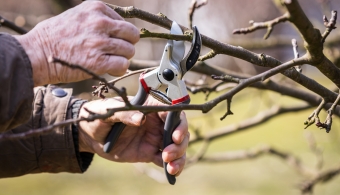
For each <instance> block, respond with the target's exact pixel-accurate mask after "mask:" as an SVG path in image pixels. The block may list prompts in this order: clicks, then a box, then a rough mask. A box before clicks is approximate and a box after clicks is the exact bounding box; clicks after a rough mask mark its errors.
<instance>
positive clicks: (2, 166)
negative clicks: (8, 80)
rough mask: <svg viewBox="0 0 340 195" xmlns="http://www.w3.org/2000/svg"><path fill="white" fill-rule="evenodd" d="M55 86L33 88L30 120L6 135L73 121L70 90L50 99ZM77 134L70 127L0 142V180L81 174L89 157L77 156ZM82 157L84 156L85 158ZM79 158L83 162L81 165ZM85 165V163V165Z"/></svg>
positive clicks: (79, 154) (88, 155)
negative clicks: (65, 173)
mask: <svg viewBox="0 0 340 195" xmlns="http://www.w3.org/2000/svg"><path fill="white" fill-rule="evenodd" d="M55 89H56V87H55V86H49V87H47V88H44V87H40V88H35V92H36V93H35V98H34V103H33V111H32V116H31V118H30V120H29V121H28V122H27V123H25V124H23V125H21V126H19V127H17V128H15V129H13V130H11V131H9V132H7V133H21V132H27V131H28V130H30V129H37V128H40V127H44V126H47V125H50V124H56V123H59V122H61V121H64V120H66V119H70V118H72V117H73V116H72V104H73V102H74V101H75V99H72V97H71V94H72V90H71V89H65V90H64V92H66V93H67V94H66V95H65V96H63V97H58V96H56V95H53V93H52V92H53V90H55ZM77 147H78V132H77V131H76V129H73V130H72V125H69V126H65V127H59V128H55V129H54V130H53V131H52V132H50V133H48V134H45V135H39V136H35V137H31V138H26V139H20V140H14V141H11V140H5V141H2V142H0V159H1V160H0V177H15V176H20V175H25V174H30V173H40V172H49V173H58V172H70V173H82V172H84V171H85V170H86V169H87V167H88V165H89V162H91V160H92V156H93V155H92V154H84V153H83V154H81V153H79V152H78V148H77ZM84 155H85V156H84ZM82 157H83V158H84V159H85V160H84V163H83V162H82ZM85 161H86V162H85Z"/></svg>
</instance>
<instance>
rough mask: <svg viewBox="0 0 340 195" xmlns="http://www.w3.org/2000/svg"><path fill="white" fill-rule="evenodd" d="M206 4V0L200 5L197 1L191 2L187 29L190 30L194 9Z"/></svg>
mask: <svg viewBox="0 0 340 195" xmlns="http://www.w3.org/2000/svg"><path fill="white" fill-rule="evenodd" d="M207 3H208V0H203V1H202V2H201V3H197V0H192V1H191V5H190V7H189V27H190V29H192V19H193V16H194V12H195V11H196V9H198V8H200V7H202V6H204V5H206V4H207Z"/></svg>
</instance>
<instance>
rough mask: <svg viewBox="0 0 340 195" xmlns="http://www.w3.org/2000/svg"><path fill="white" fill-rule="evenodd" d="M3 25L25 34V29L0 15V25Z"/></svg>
mask: <svg viewBox="0 0 340 195" xmlns="http://www.w3.org/2000/svg"><path fill="white" fill-rule="evenodd" d="M1 26H4V27H6V28H9V29H11V30H13V31H15V32H17V33H19V34H26V33H27V30H25V29H23V28H21V27H19V26H17V25H15V24H14V23H13V22H10V21H8V20H7V19H5V18H4V17H2V16H0V27H1Z"/></svg>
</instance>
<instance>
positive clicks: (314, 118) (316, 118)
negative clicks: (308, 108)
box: [304, 99, 326, 129]
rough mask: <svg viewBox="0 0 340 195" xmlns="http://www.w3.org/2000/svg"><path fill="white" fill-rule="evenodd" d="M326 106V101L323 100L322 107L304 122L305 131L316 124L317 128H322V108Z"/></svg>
mask: <svg viewBox="0 0 340 195" xmlns="http://www.w3.org/2000/svg"><path fill="white" fill-rule="evenodd" d="M325 105H326V101H325V99H322V101H321V103H320V105H319V106H318V107H317V108H316V109H315V110H314V111H313V112H312V114H310V115H309V117H308V119H307V120H306V121H305V122H304V124H305V125H306V126H305V129H306V128H307V127H309V126H311V125H312V124H314V123H316V126H320V125H321V123H320V119H319V114H320V111H321V110H322V108H323V107H324V106H325Z"/></svg>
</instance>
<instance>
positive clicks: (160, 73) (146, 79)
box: [104, 21, 202, 185]
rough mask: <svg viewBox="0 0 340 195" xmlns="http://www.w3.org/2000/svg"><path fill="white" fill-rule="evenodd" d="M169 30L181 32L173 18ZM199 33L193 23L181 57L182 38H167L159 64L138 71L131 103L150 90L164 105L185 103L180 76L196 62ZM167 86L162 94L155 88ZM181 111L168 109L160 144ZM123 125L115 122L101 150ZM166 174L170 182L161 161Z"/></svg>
mask: <svg viewBox="0 0 340 195" xmlns="http://www.w3.org/2000/svg"><path fill="white" fill-rule="evenodd" d="M170 33H171V34H175V35H183V32H182V30H181V28H180V26H179V25H178V24H177V23H176V22H175V21H173V22H172V26H171V29H170ZM201 45H202V41H201V35H200V33H199V32H198V30H197V28H196V27H193V40H192V44H191V48H190V50H189V52H188V54H187V55H186V56H185V57H184V53H185V46H184V41H174V40H168V42H167V44H166V46H165V48H164V51H163V56H162V60H161V62H160V66H159V67H158V68H156V69H154V70H153V71H150V72H148V73H142V74H141V75H140V77H139V88H138V92H137V94H136V96H135V97H134V98H133V99H132V100H131V104H132V105H143V103H144V102H145V100H146V98H147V96H148V95H149V94H150V95H152V96H153V97H154V98H155V99H157V100H159V101H160V102H163V103H165V104H168V105H178V104H189V103H190V97H189V94H188V91H187V89H186V85H185V83H184V81H183V80H182V78H183V76H184V74H185V73H186V72H188V71H189V70H190V69H191V68H192V67H193V66H194V65H195V63H196V61H197V59H198V57H199V54H200V51H201ZM163 85H166V86H167V90H166V94H164V93H163V92H161V91H158V89H159V88H160V87H161V86H163ZM180 113H181V111H172V112H169V113H168V115H167V117H166V120H165V125H164V135H163V148H165V147H167V146H168V145H170V144H172V143H173V141H172V133H173V131H174V130H175V128H176V127H177V126H178V125H179V123H180ZM124 128H125V124H123V123H115V124H114V125H113V126H112V128H111V131H110V133H109V134H108V136H107V137H106V140H105V145H104V152H106V153H109V152H110V151H111V149H112V147H113V146H114V144H115V143H116V141H117V140H118V138H119V136H120V134H121V133H122V131H123V129H124ZM163 165H164V170H165V174H166V177H167V179H168V181H169V183H170V184H172V185H174V184H175V182H176V178H175V176H174V175H170V174H169V173H168V172H167V169H166V167H167V163H165V162H163Z"/></svg>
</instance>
